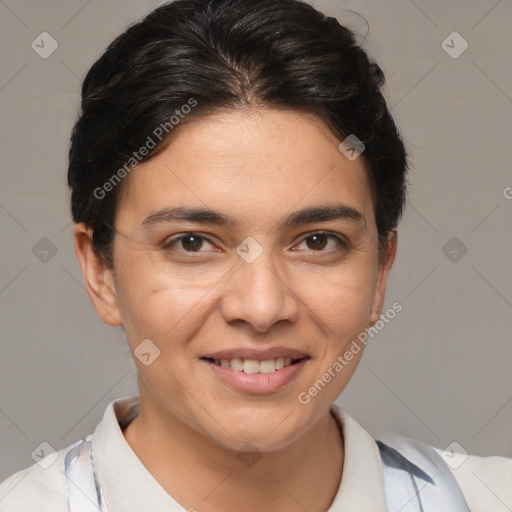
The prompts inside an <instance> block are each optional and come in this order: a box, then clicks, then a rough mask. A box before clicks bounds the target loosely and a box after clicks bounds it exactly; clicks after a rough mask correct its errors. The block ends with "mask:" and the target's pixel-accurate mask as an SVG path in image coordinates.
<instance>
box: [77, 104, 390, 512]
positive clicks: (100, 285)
mask: <svg viewBox="0 0 512 512" xmlns="http://www.w3.org/2000/svg"><path fill="white" fill-rule="evenodd" d="M340 142H341V140H339V139H338V138H337V137H336V136H335V135H334V134H333V133H332V132H331V131H330V130H329V128H328V127H327V126H326V125H325V124H324V123H323V122H322V121H321V120H320V119H319V118H317V117H316V116H314V115H312V114H305V113H300V112H295V111H276V110H264V109H253V110H248V111H228V112H224V113H222V114H216V115H215V116H212V117H208V118H204V119H202V120H201V121H200V122H191V123H188V124H184V125H182V126H180V127H179V128H178V129H176V132H174V133H173V140H172V142H171V144H170V145H169V146H168V147H167V148H166V149H165V150H164V151H163V152H162V153H160V154H159V155H158V156H157V157H155V158H154V159H152V160H150V161H148V162H146V163H144V164H142V165H140V166H139V167H138V168H137V170H135V171H133V172H132V173H131V174H130V175H129V177H128V178H126V179H125V182H124V183H123V194H122V196H121V200H120V202H119V205H118V210H117V212H116V219H115V227H116V230H117V232H118V233H117V234H116V237H115V243H114V270H115V272H112V271H111V270H108V269H107V268H106V267H105V266H104V265H103V263H102V262H101V260H100V259H99V258H98V257H97V255H96V253H95V251H94V248H93V245H92V242H91V236H92V232H91V229H90V228H89V227H87V226H85V225H83V224H77V225H76V226H75V228H74V237H75V249H76V253H77V257H78V260H79V262H80V265H81V267H82V270H83V273H84V278H85V282H86V288H87V292H88V294H89V297H90V299H91V301H92V303H93V305H94V307H95V309H96V311H97V314H98V316H99V317H100V319H101V320H102V321H103V322H105V323H106V324H108V325H113V326H117V325H123V326H124V328H125V330H126V333H127V340H128V343H129V346H130V349H131V350H132V353H133V351H134V350H135V349H136V347H137V346H138V345H139V344H140V343H141V342H142V340H145V339H148V338H149V339H150V340H151V341H152V342H153V343H154V344H155V345H156V346H158V348H159V350H160V351H161V353H160V356H159V357H157V358H156V359H155V360H154V361H153V362H152V363H151V364H150V365H149V366H145V365H144V364H142V363H141V361H139V360H138V358H137V357H134V362H135V364H136V365H137V370H138V382H139V391H140V400H141V412H140V415H139V416H138V418H136V419H135V420H134V421H133V422H132V423H131V424H130V425H129V426H128V427H127V428H126V429H125V430H124V436H125V438H126V441H127V442H128V444H129V445H130V446H131V448H132V449H133V450H134V452H135V453H136V454H137V456H138V457H139V458H140V459H141V461H142V462H143V463H144V465H145V466H146V468H147V469H148V470H149V471H150V472H151V474H152V475H153V476H154V478H155V479H156V480H157V481H158V482H159V483H160V484H161V485H162V487H163V488H164V489H165V490H166V491H167V492H168V493H169V494H171V495H172V496H173V497H174V499H175V500H176V501H177V502H178V503H180V504H181V505H182V506H183V507H184V508H185V509H188V508H191V507H194V508H195V509H197V510H198V511H200V512H210V511H221V510H223V511H225V510H245V509H249V510H251V511H268V510H273V511H277V512H279V511H286V512H294V511H299V510H300V511H303V510H304V509H306V510H308V511H311V512H323V511H325V510H327V509H328V508H329V506H330V504H331V503H332V500H333V499H334V497H335V495H336V493H337V491H338V487H339V485H340V481H341V478H342V471H343V453H344V448H343V439H342V435H340V430H339V429H338V427H337V425H336V423H335V421H334V419H333V417H332V415H331V414H329V408H330V406H331V404H332V403H333V402H334V400H335V399H336V397H337V396H338V395H339V394H340V393H341V392H342V391H343V389H344V388H345V386H346V385H347V383H348V381H349V380H350V378H351V377H352V375H353V373H354V371H355V369H356V367H357V365H358V363H359V360H360V358H361V355H362V353H363V350H361V351H360V352H359V353H358V354H357V355H355V356H354V358H353V359H352V360H351V361H350V362H349V363H348V364H347V365H346V366H345V367H344V368H343V370H342V371H340V372H338V373H336V377H335V378H334V379H333V380H331V382H330V383H328V384H327V385H326V386H325V388H323V389H322V391H321V392H319V393H318V394H317V396H315V397H313V398H311V400H310V402H309V403H308V404H306V405H304V404H302V403H300V402H299V400H298V399H297V397H298V395H299V393H300V392H303V391H307V390H308V388H309V387H310V386H312V384H313V383H314V382H316V381H317V380H318V379H319V378H321V376H322V374H324V373H325V372H326V371H327V369H328V368H330V367H331V366H332V365H333V363H334V362H335V361H336V359H337V357H338V356H340V355H343V354H344V353H345V351H346V350H347V349H348V348H349V347H350V345H351V343H352V341H353V340H354V339H356V338H357V336H358V334H359V333H361V332H362V331H364V329H365V328H367V327H369V326H371V325H373V324H374V323H375V322H376V321H377V320H378V319H379V317H380V314H381V312H382V307H383V301H384V296H385V290H386V282H387V278H388V274H389V271H390V269H391V266H392V264H393V261H394V258H395V253H396V246H397V238H396V232H393V233H391V234H390V236H389V238H388V245H387V249H386V253H385V255H384V258H383V259H382V260H381V261H380V262H379V258H378V238H377V228H376V223H375V213H374V207H373V203H372V196H371V189H370V183H369V177H368V173H367V171H366V168H365V163H364V159H363V158H362V157H359V158H358V159H356V160H355V161H349V160H348V159H347V158H345V156H344V155H343V154H342V153H341V152H340V151H339V149H338V146H339V144H340ZM338 203H343V204H345V205H347V206H351V207H353V208H356V209H357V210H358V211H360V212H361V213H362V214H363V216H364V221H362V222H359V223H356V222H350V221H348V220H347V219H338V220H334V221H321V222H314V223H312V224H307V225H302V226H296V227H294V228H287V229H278V227H277V226H278V223H279V221H281V220H282V219H283V218H284V217H286V216H287V215H288V214H290V213H291V212H293V211H296V210H299V209H302V208H305V207H309V206H318V205H325V204H338ZM171 206H197V207H205V206H208V207H210V208H213V209H215V210H219V211H221V212H223V213H225V214H227V215H230V216H233V217H234V218H235V219H236V223H235V225H233V226H232V227H230V228H227V227H219V226H213V225H208V224H198V223H190V222H183V221H180V222H171V223H163V224H161V225H158V226H153V227H152V228H151V230H150V231H145V230H144V229H143V228H142V227H141V223H142V221H143V220H144V218H145V217H146V216H147V215H149V214H150V213H152V212H155V211H157V210H159V209H161V208H165V207H171ZM319 230H322V231H328V232H329V233H332V234H334V235H338V236H339V237H340V238H341V239H342V240H345V241H346V242H347V244H348V245H347V247H343V246H342V245H341V244H340V243H339V242H337V241H336V240H334V239H329V238H327V237H321V238H320V243H319V244H318V245H315V244H314V241H312V240H311V238H310V237H311V235H312V234H314V233H315V232H317V231H319ZM190 232H193V233H196V234H199V235H202V236H205V237H207V238H208V239H209V240H210V241H211V243H210V242H208V241H203V243H202V245H201V244H199V245H200V246H199V248H197V249H196V252H194V249H193V248H192V249H191V248H190V247H191V244H190V240H188V243H187V240H185V241H184V242H183V241H182V243H180V242H178V243H177V245H175V246H174V248H173V250H170V249H168V250H167V252H166V251H165V250H164V249H162V245H163V244H164V243H165V242H166V241H168V240H169V239H170V238H171V237H175V236H176V235H180V234H184V233H190ZM248 236H251V237H253V238H254V239H255V240H257V242H258V243H259V244H260V246H261V247H262V249H263V252H262V254H261V255H260V256H259V257H258V258H257V259H256V260H255V261H254V262H252V263H247V262H246V261H244V260H243V259H241V258H240V257H239V256H238V254H237V252H236V249H237V247H238V246H239V245H240V244H241V243H242V241H244V239H245V238H246V237H248ZM308 237H309V238H308ZM319 246H320V248H318V247H319ZM187 250H188V252H187ZM197 251H199V252H197ZM274 346H284V347H291V348H295V349H298V350H301V351H302V352H304V353H306V354H308V355H309V356H310V359H309V360H308V362H307V364H306V365H305V366H304V367H303V369H302V370H301V372H300V373H299V374H298V375H297V377H296V378H295V379H294V380H293V381H292V382H290V383H288V384H287V385H286V386H285V387H283V388H282V389H280V390H278V391H277V392H275V393H271V394H267V395H258V394H251V393H246V392H241V391H238V390H236V389H234V388H232V387H231V386H229V385H228V384H226V383H225V382H224V381H222V380H221V379H219V378H218V377H216V376H215V375H214V374H213V372H212V370H211V368H210V367H208V366H207V365H205V364H204V362H203V361H201V360H200V358H201V357H202V356H203V355H205V354H206V353H208V352H212V351H216V350H223V349H230V348H237V347H247V348H255V349H259V350H261V349H265V348H269V347H274ZM246 443H250V444H252V445H254V446H255V447H256V449H257V450H258V451H259V453H260V454H261V455H262V457H261V459H260V460H259V461H258V462H257V463H256V464H255V465H254V466H252V467H246V466H245V465H244V464H242V463H241V461H240V460H239V458H238V457H237V454H238V451H239V450H240V449H242V448H243V447H244V446H245V445H246ZM177 460H179V461H181V462H180V463H179V464H172V463H169V461H177ZM204 497H205V498H204Z"/></svg>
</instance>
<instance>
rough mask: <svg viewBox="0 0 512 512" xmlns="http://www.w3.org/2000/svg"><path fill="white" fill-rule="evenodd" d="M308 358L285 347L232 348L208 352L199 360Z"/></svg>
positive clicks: (304, 354) (306, 355) (302, 353)
mask: <svg viewBox="0 0 512 512" xmlns="http://www.w3.org/2000/svg"><path fill="white" fill-rule="evenodd" d="M305 357H309V356H308V354H306V353H305V352H301V351H300V350H295V349H292V348H286V347H272V348H268V349H265V350H255V349H248V348H233V349H228V350H220V351H218V352H210V353H208V354H205V355H204V356H203V357H202V358H201V359H213V360H214V361H215V360H216V361H220V360H221V359H228V360H230V359H235V358H238V359H243V360H245V359H253V360H256V361H267V360H269V359H277V358H283V359H287V358H290V359H292V360H297V359H304V358H305Z"/></svg>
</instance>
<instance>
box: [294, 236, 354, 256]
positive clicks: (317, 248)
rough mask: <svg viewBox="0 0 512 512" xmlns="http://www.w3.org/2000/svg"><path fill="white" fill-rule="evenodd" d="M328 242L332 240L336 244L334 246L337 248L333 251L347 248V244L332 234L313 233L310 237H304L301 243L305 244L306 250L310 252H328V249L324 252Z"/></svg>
mask: <svg viewBox="0 0 512 512" xmlns="http://www.w3.org/2000/svg"><path fill="white" fill-rule="evenodd" d="M329 240H333V241H334V242H336V244H335V245H337V246H338V247H337V248H336V247H335V248H334V249H335V250H336V249H338V250H340V249H346V248H347V243H346V242H345V241H344V240H343V239H342V238H340V237H339V236H336V235H334V234H332V233H313V234H311V235H308V236H306V237H304V238H303V239H302V242H301V243H304V242H305V243H306V245H307V248H308V249H309V250H310V251H312V252H329V250H328V249H327V250H325V248H326V247H327V245H328V243H329Z"/></svg>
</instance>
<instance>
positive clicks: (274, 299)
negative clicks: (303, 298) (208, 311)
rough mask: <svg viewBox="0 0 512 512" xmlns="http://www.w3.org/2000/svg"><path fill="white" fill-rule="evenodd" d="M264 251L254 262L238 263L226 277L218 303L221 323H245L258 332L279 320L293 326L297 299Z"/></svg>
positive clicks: (296, 314)
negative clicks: (226, 284) (219, 302)
mask: <svg viewBox="0 0 512 512" xmlns="http://www.w3.org/2000/svg"><path fill="white" fill-rule="evenodd" d="M266 252H267V251H264V252H263V254H261V255H260V256H259V257H258V258H257V259H256V260H255V261H253V262H252V263H247V262H246V261H244V260H243V259H242V260H240V261H239V262H238V264H237V265H236V266H235V268H234V269H233V270H232V272H231V275H229V277H228V283H229V284H228V286H227V288H226V290H225V293H224V295H223V297H222V300H221V312H222V315H223V317H224V320H225V321H226V322H227V323H229V324H231V325H235V324H237V323H245V324H249V325H250V326H251V327H252V329H254V330H255V331H256V332H258V333H265V332H267V331H268V330H269V329H270V328H271V327H272V326H273V325H274V324H276V323H277V322H279V321H285V320H286V321H289V322H291V323H295V322H296V321H297V316H298V311H299V308H298V298H297V296H296V295H295V293H294V291H293V289H292V287H291V285H290V284H291V283H288V282H286V278H285V277H283V276H282V272H280V271H279V268H278V265H276V264H275V262H273V261H272V259H273V258H272V255H271V254H269V255H268V256H267V255H266V254H265V253H266Z"/></svg>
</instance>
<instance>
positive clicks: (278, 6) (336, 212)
mask: <svg viewBox="0 0 512 512" xmlns="http://www.w3.org/2000/svg"><path fill="white" fill-rule="evenodd" d="M383 83H384V76H383V73H382V71H381V69H380V68H379V67H378V65H377V64H376V63H375V62H372V61H370V60H369V59H368V56H367V55H366V53H365V52H364V51H363V50H362V49H361V48H360V47H359V45H358V44H357V43H356V40H355V36H354V35H353V34H352V33H351V32H350V31H349V30H348V29H346V28H345V27H342V26H341V25H340V24H339V23H338V22H337V20H335V19H333V18H326V17H325V16H324V15H322V14H321V13H320V12H318V11H316V10H315V9H314V8H313V7H311V6H309V5H308V4H306V3H303V2H301V1H299V0H279V1H276V0H259V1H258V2H254V1H252V0H178V1H175V2H172V3H169V4H165V5H163V6H161V7H160V8H158V9H156V10H155V11H153V12H152V13H150V14H149V15H148V16H147V17H146V18H145V19H144V20H142V21H141V22H139V23H137V24H134V25H133V26H131V27H129V28H128V29H127V30H126V31H125V32H124V33H123V34H121V35H120V36H119V37H118V38H117V39H116V40H115V41H114V42H113V43H112V44H111V45H110V46H109V47H108V49H107V50H106V52H105V53H104V54H103V55H102V56H101V58H100V59H99V60H98V61H97V62H96V63H95V64H94V65H93V67H92V68H91V70H90V71H89V73H88V75H87V77H86V78H85V81H84V84H83V89H82V112H81V115H80V117H79V119H78V121H77V122H76V124H75V127H74V129H73V133H72V138H71V147H70V153H69V159H70V163H69V171H68V183H69V186H70V188H71V191H72V198H71V209H72V214H73V220H74V222H75V228H74V237H75V249H76V253H77V257H78V260H79V262H80V265H81V268H82V270H83V274H84V279H85V283H86V288H87V292H88V294H89V297H90V299H91V301H92V303H93V305H94V307H95V310H96V312H97V314H98V316H99V317H100V319H101V320H102V321H103V322H105V323H106V324H108V325H111V326H122V327H123V328H124V330H125V332H126V337H127V341H128V344H129V347H130V350H131V351H132V353H133V355H134V358H133V359H134V362H135V364H136V365H137V369H138V384H139V394H138V395H134V396H130V397H124V398H121V399H118V400H115V401H113V402H112V403H110V404H109V406H108V407H107V410H106V411H105V415H104V417H103V420H102V421H101V422H100V423H99V424H98V426H97V428H96V430H95V431H94V433H92V434H90V435H88V436H86V437H85V438H84V439H82V440H79V441H77V442H76V443H74V444H73V445H70V446H68V447H66V448H65V449H63V450H61V451H59V452H58V458H57V459H56V460H52V461H51V462H50V460H49V459H48V458H46V459H43V461H41V462H40V463H39V464H36V465H34V466H32V467H31V468H27V469H26V470H24V471H22V472H19V473H16V474H15V475H13V476H11V477H10V478H9V479H8V480H6V481H5V482H4V483H3V484H2V485H1V486H0V496H4V497H3V498H2V499H1V500H0V509H1V510H2V511H3V512H11V511H12V512H14V511H20V510H31V511H32V510H36V509H37V510H38V511H46V510H48V511H50V510H51V511H52V512H58V511H65V510H70V511H72V512H76V511H89V510H102V511H109V512H118V511H119V512H121V511H122V512H129V511H135V510H144V511H146V512H147V511H158V512H162V511H167V510H181V511H182V510H189V511H192V510H197V511H199V512H214V511H215V512H217V511H227V510H241V509H244V510H250V511H268V510H271V511H273V512H281V511H283V512H284V511H286V512H295V511H304V510H307V511H309V512H325V511H328V512H338V511H341V510H352V511H372V512H376V511H385V510H397V511H398V510H402V511H412V510H415V511H416V510H418V511H419V510H424V511H427V510H436V511H439V510H450V511H459V510H461V511H462V510H464V511H467V510H472V511H484V510H485V511H486V512H488V511H489V510H495V509H494V508H492V507H494V506H495V504H496V503H497V500H496V496H498V497H499V501H501V502H502V504H504V506H508V507H510V506H511V505H512V491H511V488H512V487H511V486H510V481H511V477H512V460H510V459H506V458H502V457H489V458H482V457H476V456H471V457H470V458H469V460H468V461H466V462H465V463H464V465H463V466H461V468H465V469H464V470H463V471H460V472H457V471H455V470H452V469H451V467H450V466H448V465H447V464H446V463H445V462H444V460H443V458H442V457H441V455H440V454H441V452H440V450H438V449H434V448H432V447H430V446H428V445H425V444H424V443H421V442H420V441H417V440H412V439H408V438H403V437H397V438H392V439H387V440H379V442H376V441H375V440H374V439H373V438H372V437H371V436H370V434H369V433H368V432H367V431H366V430H365V429H364V428H363V427H362V426H361V425H359V424H358V423H357V422H356V421H355V420H354V419H353V418H352V417H351V416H350V415H349V414H348V413H347V412H345V411H343V410H341V409H340V408H339V407H337V406H336V405H334V403H333V402H334V401H335V399H336V397H337V396H338V395H339V394H340V393H341V392H342V391H343V389H344V388H345V387H346V385H347V383H348V381H349V380H350V378H351V376H352V375H353V373H354V371H355V369H356V367H357V364H358V362H359V360H360V359H361V356H362V353H363V351H364V350H363V349H364V346H365V336H364V333H365V332H366V331H367V329H368V328H370V327H371V326H373V325H374V324H376V322H377V321H379V319H380V318H381V315H382V314H383V303H384V297H385V291H386V283H387V279H388V275H389V272H390V269H391V267H392V265H393V261H394V258H395V253H396V248H397V232H396V228H397V225H398V222H399V219H400V217H401V214H402V210H403V206H404V202H405V179H406V171H407V154H406V150H405V148H404V144H403V142H402V140H401V137H400V135H399V133H398V130H397V128H396V126H395V124H394V122H393V120H392V118H391V115H390V113H389V111H388V109H387V107H386V103H385V101H384V99H383V97H382V95H381V92H380V88H381V87H382V85H383ZM45 460H46V462H45ZM475 472H476V474H478V475H482V477H483V478H487V479H488V481H492V482H493V493H492V494H491V493H488V494H483V493H481V492H475V487H474V485H473V480H472V478H473V479H474V473H475ZM498 503H499V502H498ZM503 510H506V508H504V509H503Z"/></svg>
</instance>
